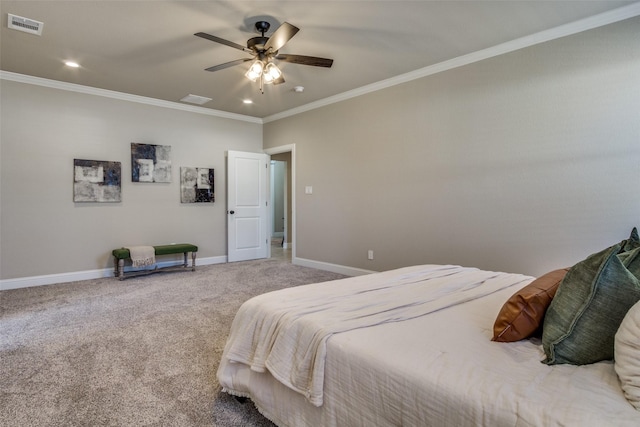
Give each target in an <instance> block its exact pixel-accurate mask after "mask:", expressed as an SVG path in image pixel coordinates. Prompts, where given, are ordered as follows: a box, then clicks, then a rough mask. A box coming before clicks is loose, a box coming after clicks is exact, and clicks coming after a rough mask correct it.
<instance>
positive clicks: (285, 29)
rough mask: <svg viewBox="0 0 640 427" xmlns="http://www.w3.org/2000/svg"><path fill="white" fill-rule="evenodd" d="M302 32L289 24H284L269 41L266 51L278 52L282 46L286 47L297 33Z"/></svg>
mask: <svg viewBox="0 0 640 427" xmlns="http://www.w3.org/2000/svg"><path fill="white" fill-rule="evenodd" d="M298 31H300V28H298V27H295V26H293V25H291V24H289V23H288V22H283V23H282V25H280V26H279V27H278V29H277V30H275V31H274V32H273V34H272V35H271V37H269V40H268V41H267V43H266V44H265V45H264V50H265V51H268V50H269V49H271V52H276V51H278V50H280V48H281V47H282V46H284V45H285V43H287V42H288V41H289V40H291V38H292V37H293V36H295V35H296V33H297V32H298Z"/></svg>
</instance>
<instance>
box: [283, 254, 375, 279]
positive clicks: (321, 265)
mask: <svg viewBox="0 0 640 427" xmlns="http://www.w3.org/2000/svg"><path fill="white" fill-rule="evenodd" d="M291 262H292V263H293V264H295V265H301V266H303V267H310V268H317V269H318V270H325V271H331V272H332V273H338V274H344V275H345V276H364V275H365V274H371V273H377V271H372V270H365V269H362V268H355V267H347V266H345V265H338V264H331V263H328V262H322V261H314V260H311V259H305V258H298V257H296V258H293V259H292V260H291Z"/></svg>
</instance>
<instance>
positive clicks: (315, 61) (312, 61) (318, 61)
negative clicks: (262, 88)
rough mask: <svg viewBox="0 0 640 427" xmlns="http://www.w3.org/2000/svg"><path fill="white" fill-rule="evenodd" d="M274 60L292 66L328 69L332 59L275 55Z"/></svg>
mask: <svg viewBox="0 0 640 427" xmlns="http://www.w3.org/2000/svg"><path fill="white" fill-rule="evenodd" d="M275 58H276V59H277V60H279V61H284V62H291V63H293V64H302V65H312V66H314V67H327V68H330V67H331V66H332V65H333V59H327V58H318V57H316V56H305V55H289V54H285V53H283V54H280V55H276V56H275Z"/></svg>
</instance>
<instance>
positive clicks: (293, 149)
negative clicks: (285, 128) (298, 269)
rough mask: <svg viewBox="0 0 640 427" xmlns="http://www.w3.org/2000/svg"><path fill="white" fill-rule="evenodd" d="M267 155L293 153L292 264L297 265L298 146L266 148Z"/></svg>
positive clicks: (290, 219)
mask: <svg viewBox="0 0 640 427" xmlns="http://www.w3.org/2000/svg"><path fill="white" fill-rule="evenodd" d="M263 152H264V153H265V154H268V155H270V156H271V155H273V154H280V153H288V152H291V180H290V182H289V185H290V186H291V200H290V201H289V202H290V203H291V218H288V220H289V221H291V262H292V263H295V259H296V246H297V245H296V144H288V145H281V146H279V147H272V148H265V149H264V150H263ZM285 234H286V231H285ZM269 249H271V248H269Z"/></svg>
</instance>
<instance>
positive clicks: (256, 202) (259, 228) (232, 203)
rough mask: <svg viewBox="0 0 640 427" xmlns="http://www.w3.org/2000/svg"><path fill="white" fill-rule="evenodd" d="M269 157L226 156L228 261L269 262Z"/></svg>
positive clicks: (240, 153) (249, 155)
mask: <svg viewBox="0 0 640 427" xmlns="http://www.w3.org/2000/svg"><path fill="white" fill-rule="evenodd" d="M269 160H270V158H269V156H268V155H267V154H263V153H245V152H240V151H228V153H227V234H228V236H227V260H228V261H229V262H235V261H246V260H251V259H259V258H267V257H269V255H270V253H269V252H270V251H269V249H270V245H269V233H270V228H269V224H270V223H269V206H268V197H269V191H268V188H269V187H268V186H269Z"/></svg>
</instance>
